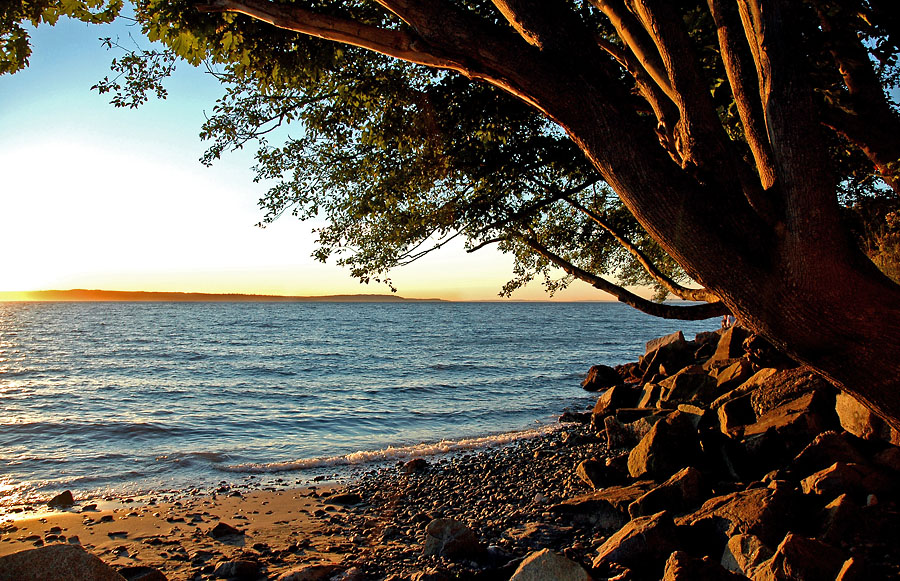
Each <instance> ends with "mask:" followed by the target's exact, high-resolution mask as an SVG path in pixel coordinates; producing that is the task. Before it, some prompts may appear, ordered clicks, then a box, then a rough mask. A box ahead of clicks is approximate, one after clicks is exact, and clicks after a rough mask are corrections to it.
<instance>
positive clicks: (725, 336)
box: [709, 326, 750, 362]
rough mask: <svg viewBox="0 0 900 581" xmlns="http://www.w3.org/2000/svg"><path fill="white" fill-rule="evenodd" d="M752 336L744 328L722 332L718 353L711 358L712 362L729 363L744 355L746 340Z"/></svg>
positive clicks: (735, 327)
mask: <svg viewBox="0 0 900 581" xmlns="http://www.w3.org/2000/svg"><path fill="white" fill-rule="evenodd" d="M749 336H750V332H749V331H748V330H747V329H744V328H743V327H738V326H734V327H728V328H727V329H725V330H724V331H722V334H721V336H720V337H719V344H718V345H717V346H716V352H715V354H713V356H712V357H710V359H709V360H710V361H711V362H715V361H728V360H729V359H736V358H738V357H742V356H743V355H744V339H746V338H747V337H749Z"/></svg>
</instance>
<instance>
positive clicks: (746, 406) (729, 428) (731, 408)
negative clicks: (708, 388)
mask: <svg viewBox="0 0 900 581" xmlns="http://www.w3.org/2000/svg"><path fill="white" fill-rule="evenodd" d="M716 414H717V416H718V419H719V430H720V431H721V432H722V433H723V434H734V433H735V432H736V431H737V429H738V428H740V427H741V426H746V425H747V424H752V423H753V422H755V421H756V414H755V413H753V405H752V404H751V403H750V394H746V395H744V396H742V397H738V398H735V399H732V400H730V401H726V402H725V403H723V404H722V405H720V406H719V407H718V409H717V410H716ZM742 431H743V430H741V432H742Z"/></svg>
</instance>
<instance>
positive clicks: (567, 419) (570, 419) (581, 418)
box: [556, 411, 591, 424]
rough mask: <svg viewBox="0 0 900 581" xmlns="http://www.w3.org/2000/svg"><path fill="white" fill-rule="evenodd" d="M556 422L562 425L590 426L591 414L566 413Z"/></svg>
mask: <svg viewBox="0 0 900 581" xmlns="http://www.w3.org/2000/svg"><path fill="white" fill-rule="evenodd" d="M556 421H558V422H559V423H561V424H588V423H590V421H591V413H590V412H572V411H564V412H563V413H562V414H560V416H559V418H557V420H556Z"/></svg>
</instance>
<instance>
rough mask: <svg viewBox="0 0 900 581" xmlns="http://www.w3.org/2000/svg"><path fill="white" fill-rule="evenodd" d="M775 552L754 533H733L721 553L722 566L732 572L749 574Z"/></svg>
mask: <svg viewBox="0 0 900 581" xmlns="http://www.w3.org/2000/svg"><path fill="white" fill-rule="evenodd" d="M774 554H775V552H774V551H773V550H772V549H770V548H769V547H767V546H766V545H764V544H763V542H762V541H760V540H759V538H758V537H756V536H754V535H734V536H733V537H731V538H730V539H728V543H727V544H726V545H725V551H724V552H723V553H722V567H724V568H725V569H727V570H729V571H731V572H732V573H739V574H741V575H747V576H749V575H750V574H751V572H752V571H753V570H754V569H755V568H756V567H758V566H759V565H760V564H761V563H763V562H764V561H767V560H768V559H770V558H771V557H772V555H774Z"/></svg>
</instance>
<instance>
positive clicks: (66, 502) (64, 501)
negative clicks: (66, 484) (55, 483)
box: [47, 490, 75, 508]
mask: <svg viewBox="0 0 900 581" xmlns="http://www.w3.org/2000/svg"><path fill="white" fill-rule="evenodd" d="M74 504H75V498H74V497H73V496H72V492H71V491H69V490H66V491H65V492H61V493H59V494H57V495H56V496H54V497H53V498H51V499H50V500H48V501H47V506H49V507H52V508H67V507H70V506H73V505H74Z"/></svg>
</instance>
